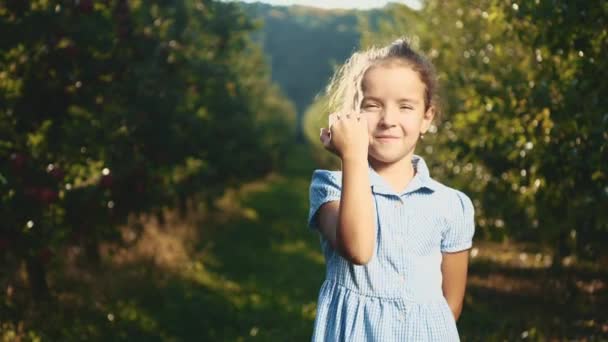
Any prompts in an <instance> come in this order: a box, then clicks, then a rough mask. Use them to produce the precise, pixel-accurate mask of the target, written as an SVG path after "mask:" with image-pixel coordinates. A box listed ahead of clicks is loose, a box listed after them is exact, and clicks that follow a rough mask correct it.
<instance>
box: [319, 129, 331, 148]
mask: <svg viewBox="0 0 608 342" xmlns="http://www.w3.org/2000/svg"><path fill="white" fill-rule="evenodd" d="M319 138H320V139H321V143H323V146H327V145H328V144H329V143H330V141H331V132H330V130H329V129H327V128H321V134H320V136H319Z"/></svg>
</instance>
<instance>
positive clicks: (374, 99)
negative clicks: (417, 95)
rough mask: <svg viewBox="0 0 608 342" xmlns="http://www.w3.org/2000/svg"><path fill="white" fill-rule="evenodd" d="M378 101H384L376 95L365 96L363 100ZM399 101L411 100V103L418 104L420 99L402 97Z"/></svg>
mask: <svg viewBox="0 0 608 342" xmlns="http://www.w3.org/2000/svg"><path fill="white" fill-rule="evenodd" d="M368 100H369V101H376V102H382V100H381V99H380V98H377V97H374V96H365V97H364V98H363V101H368ZM397 102H399V103H402V102H409V103H411V104H418V103H419V101H418V100H414V99H409V98H406V97H404V98H400V99H398V100H397Z"/></svg>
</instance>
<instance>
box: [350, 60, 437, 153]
mask: <svg viewBox="0 0 608 342" xmlns="http://www.w3.org/2000/svg"><path fill="white" fill-rule="evenodd" d="M362 85H363V102H362V103H361V113H362V115H366V117H367V122H368V132H369V137H370V144H369V153H368V154H369V157H370V158H371V159H373V160H374V161H377V162H381V163H383V164H392V163H395V162H398V161H401V160H403V158H405V157H407V156H410V155H411V154H412V153H413V152H414V148H415V147H416V142H417V141H418V138H419V136H420V134H423V133H425V132H426V131H427V130H428V129H429V127H430V125H431V122H432V120H433V116H434V109H433V108H432V107H430V108H429V109H428V110H426V111H425V103H424V92H425V84H424V83H423V82H422V81H421V80H420V77H419V76H418V73H417V72H416V71H414V70H412V69H411V68H410V67H408V66H403V65H399V66H382V65H381V66H375V67H372V68H370V69H369V70H368V71H367V72H366V73H365V75H364V77H363V84H362Z"/></svg>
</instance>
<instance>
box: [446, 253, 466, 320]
mask: <svg viewBox="0 0 608 342" xmlns="http://www.w3.org/2000/svg"><path fill="white" fill-rule="evenodd" d="M468 265H469V250H464V251H461V252H456V253H443V261H442V263H441V273H442V275H443V284H442V289H443V296H444V297H445V299H446V300H447V302H448V305H449V306H450V309H452V313H453V314H454V319H455V320H458V317H460V313H461V312H462V302H463V300H464V292H465V288H466V285H467V269H468Z"/></svg>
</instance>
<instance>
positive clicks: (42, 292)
mask: <svg viewBox="0 0 608 342" xmlns="http://www.w3.org/2000/svg"><path fill="white" fill-rule="evenodd" d="M26 267H27V278H28V282H29V284H30V288H31V291H32V295H33V297H34V299H36V300H41V299H48V298H50V296H51V293H50V291H49V286H48V283H47V281H46V269H45V268H44V265H43V264H42V261H41V260H40V258H38V257H36V256H30V257H28V258H27V260H26Z"/></svg>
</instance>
